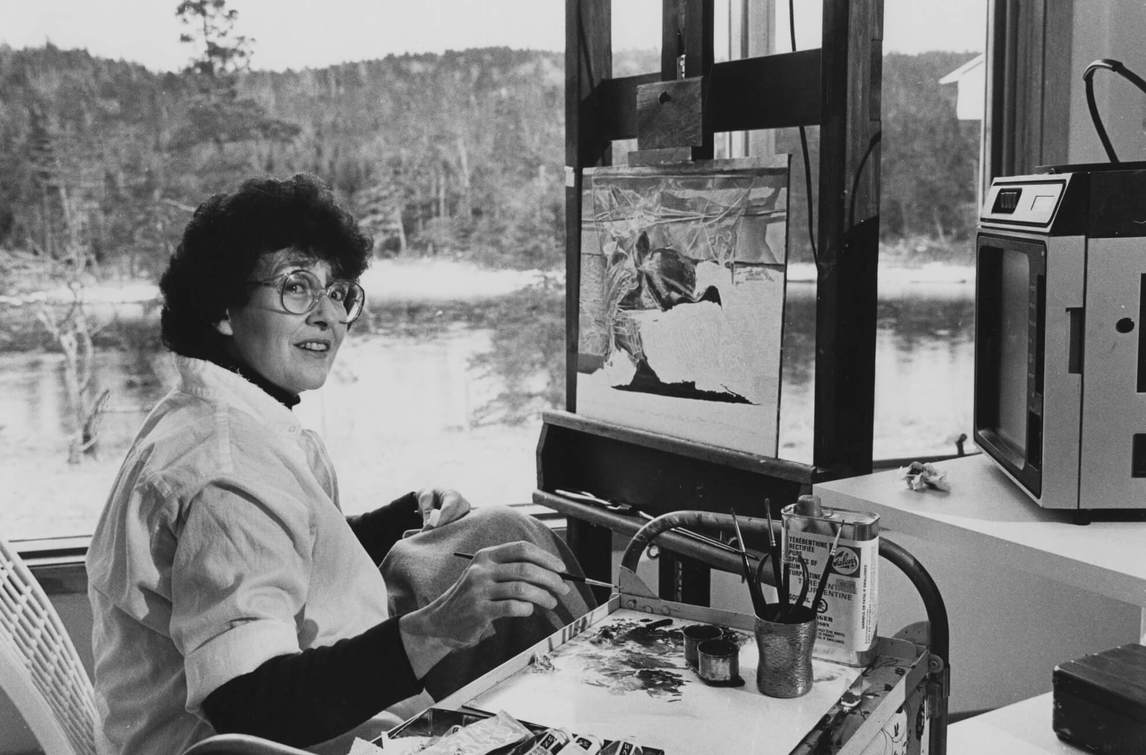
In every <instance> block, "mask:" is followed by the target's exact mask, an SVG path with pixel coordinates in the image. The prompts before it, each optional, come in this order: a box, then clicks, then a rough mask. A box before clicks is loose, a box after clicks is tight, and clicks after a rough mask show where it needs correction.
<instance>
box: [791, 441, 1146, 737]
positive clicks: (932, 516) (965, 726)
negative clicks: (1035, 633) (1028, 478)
mask: <svg viewBox="0 0 1146 755" xmlns="http://www.w3.org/2000/svg"><path fill="white" fill-rule="evenodd" d="M935 466H936V467H937V468H938V469H939V470H941V471H944V472H946V473H947V480H948V482H949V483H950V485H951V490H950V491H949V492H942V491H938V490H930V489H929V490H926V491H914V490H911V489H909V488H908V487H907V485H906V483H905V482H904V480H903V479H902V473H901V472H900V471H899V470H887V471H881V472H876V473H873V474H870V475H863V476H859V477H852V478H847V479H840V480H833V481H830V482H823V483H817V484H815V485H814V486H813V492H814V493H815V494H816V495H818V496H820V498H821V501H822V503H823V504H824V505H825V506H837V507H841V508H848V509H856V510H861V511H871V512H873V513H876V514H879V516H880V527H881V530H882V531H883V532H885V533H887V534H889V535H891V536H893V537H894V535H895V534H896V533H901V534H904V535H909V536H911V537H914V538H918V539H920V540H922V541H924V542H929V543H936V544H941V545H943V546H945V547H949V548H953V549H955V550H956V551H958V552H960V553H964V554H968V555H969V556H970V557H971V558H973V559H974V560H976V561H978V562H979V563H980V564H981V566H982V570H983V573H984V574H991V575H997V574H1000V573H1004V574H1005V573H1006V571H1007V569H1011V568H1014V569H1020V570H1022V571H1025V572H1029V573H1030V574H1034V575H1037V576H1040V577H1045V578H1047V579H1051V580H1055V581H1058V582H1061V583H1063V584H1068V585H1071V586H1073V587H1076V588H1079V589H1081V590H1085V591H1088V592H1092V593H1095V594H1098V595H1102V596H1104V597H1107V598H1112V599H1114V600H1118V601H1122V602H1125V603H1129V604H1131V605H1135V606H1139V607H1140V608H1141V607H1143V606H1146V559H1144V558H1143V557H1142V553H1143V548H1144V546H1146V515H1143V514H1142V513H1140V512H1134V511H1122V512H1094V513H1093V514H1092V516H1091V523H1090V524H1078V523H1076V521H1077V519H1076V517H1075V515H1074V513H1073V512H1069V511H1051V510H1046V509H1043V508H1041V507H1039V506H1038V505H1037V504H1036V503H1035V502H1034V501H1032V500H1031V499H1030V498H1028V497H1027V496H1026V495H1025V494H1024V493H1023V492H1022V491H1021V490H1020V489H1019V488H1018V487H1017V486H1016V484H1015V483H1014V482H1012V481H1011V479H1010V478H1008V477H1007V476H1006V475H1005V474H1004V473H1003V472H1002V471H1001V470H1000V469H998V468H997V467H996V466H995V464H994V463H993V462H992V461H991V459H989V458H988V457H986V456H985V455H983V454H976V455H972V456H967V457H964V458H959V459H953V460H949V461H944V462H941V463H937V464H936V465H935ZM1142 616H1143V618H1142V620H1141V622H1140V626H1139V641H1143V640H1144V639H1146V610H1143V611H1142ZM1050 671H1051V669H1049V668H1048V669H1046V672H1047V684H1048V687H1049V684H1050ZM1051 706H1052V697H1051V693H1050V692H1046V693H1045V694H1040V695H1037V696H1035V697H1031V698H1029V699H1026V700H1022V701H1020V702H1017V703H1014V704H1012V705H1007V706H1004V707H1001V708H999V709H997V710H994V711H992V712H990V713H986V714H983V715H979V716H975V717H972V718H969V719H966V720H964V721H961V722H959V723H956V724H952V725H951V726H949V742H948V743H949V751H950V752H951V753H959V752H987V751H1006V752H1012V753H1016V754H1017V755H1024V754H1026V753H1052V754H1058V753H1074V752H1081V750H1078V749H1076V748H1073V747H1071V746H1070V745H1067V744H1065V743H1063V742H1060V741H1059V740H1058V738H1057V737H1056V736H1055V734H1054V731H1053V729H1052V726H1051ZM984 748H986V749H984Z"/></svg>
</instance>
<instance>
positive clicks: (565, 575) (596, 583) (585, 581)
mask: <svg viewBox="0 0 1146 755" xmlns="http://www.w3.org/2000/svg"><path fill="white" fill-rule="evenodd" d="M454 555H455V556H457V557H458V558H465V559H470V560H473V557H474V554H472V553H458V552H456V551H455V552H454ZM557 576H558V577H561V578H562V579H567V580H569V581H570V582H577V583H579V584H582V585H589V586H591V587H608V588H609V589H610V590H613V589H616V585H614V584H613V583H611V582H602V581H601V580H599V579H590V578H589V577H578V576H577V575H576V574H570V573H569V572H564V571H559V572H557Z"/></svg>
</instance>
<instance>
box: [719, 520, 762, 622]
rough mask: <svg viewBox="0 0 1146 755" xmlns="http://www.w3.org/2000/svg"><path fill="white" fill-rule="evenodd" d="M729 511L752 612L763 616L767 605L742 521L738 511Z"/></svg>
mask: <svg viewBox="0 0 1146 755" xmlns="http://www.w3.org/2000/svg"><path fill="white" fill-rule="evenodd" d="M728 511H729V513H731V514H732V526H733V527H735V528H736V544H737V545H738V546H740V560H741V562H742V563H743V566H744V580H745V581H746V582H748V595H749V597H751V598H752V610H753V611H755V612H756V615H757V616H763V615H764V608H765V606H766V605H767V603H765V602H764V593H763V592H762V591H761V590H760V583H759V582H757V581H756V580H755V579H754V578H753V576H752V565H751V564H749V563H748V550H747V549H746V547H745V545H744V534H743V533H742V532H741V531H740V520H738V519H737V518H736V511H735V510H734V509H733V508H732V507H729V509H728Z"/></svg>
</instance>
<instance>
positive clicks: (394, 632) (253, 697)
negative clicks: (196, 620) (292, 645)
mask: <svg viewBox="0 0 1146 755" xmlns="http://www.w3.org/2000/svg"><path fill="white" fill-rule="evenodd" d="M421 689H422V685H421V683H420V682H419V681H418V679H417V678H416V677H415V676H414V671H413V669H412V668H411V667H410V661H409V659H408V658H407V656H406V649H405V646H404V645H403V644H402V638H401V636H400V635H399V633H398V617H392V618H389V619H387V620H386V621H383V622H382V623H381V624H378V625H376V626H374V627H372V628H371V629H368V630H366V631H365V632H363V633H362V634H360V635H357V636H356V637H350V638H348V639H344V640H339V641H338V642H336V643H334V644H333V645H330V646H327V647H315V648H308V649H307V650H303V651H301V652H299V653H292V654H290V655H280V656H277V657H275V658H271V659H270V660H268V661H266V662H264V663H263V664H262V665H261V666H259V667H258V668H257V669H255V670H254V671H252V672H250V673H248V674H243V675H242V676H238V677H235V678H234V679H232V680H230V681H229V682H227V683H226V684H223V685H222V686H221V687H219V688H218V689H216V690H215V691H214V692H212V693H211V694H209V695H208V696H207V698H206V699H205V700H204V701H203V713H204V714H205V715H206V717H207V720H208V721H210V723H211V726H213V727H214V728H215V731H217V732H219V733H224V732H236V733H240V734H252V735H255V736H259V737H263V738H265V739H271V740H274V741H276V742H282V743H283V744H288V745H293V746H295V747H307V746H310V745H313V744H317V743H318V742H323V741H325V740H327V739H330V738H331V737H336V736H338V735H340V734H344V733H346V732H348V731H350V730H351V729H353V728H354V727H356V726H358V725H359V724H361V723H363V722H365V721H367V720H368V719H370V718H371V717H372V716H374V715H376V714H378V713H379V712H381V711H382V710H384V709H385V708H387V707H389V706H390V705H393V704H394V703H396V702H398V701H400V700H404V699H406V698H407V697H409V696H411V695H414V694H417V693H418V692H419V691H421Z"/></svg>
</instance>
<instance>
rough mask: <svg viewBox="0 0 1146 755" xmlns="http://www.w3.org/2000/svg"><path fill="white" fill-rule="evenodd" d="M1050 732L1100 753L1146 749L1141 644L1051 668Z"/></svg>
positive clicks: (1145, 656)
mask: <svg viewBox="0 0 1146 755" xmlns="http://www.w3.org/2000/svg"><path fill="white" fill-rule="evenodd" d="M1053 681H1054V732H1055V734H1057V735H1058V738H1059V739H1061V740H1063V741H1064V742H1069V743H1070V744H1072V745H1074V746H1075V747H1081V748H1082V749H1084V750H1086V751H1088V752H1098V753H1104V754H1105V755H1122V754H1123V753H1126V754H1127V755H1129V754H1130V753H1134V754H1135V755H1141V753H1146V647H1143V646H1142V645H1139V644H1138V643H1131V644H1129V645H1123V646H1122V647H1117V648H1114V649H1113V650H1104V651H1103V652H1101V653H1095V654H1093V655H1086V656H1083V657H1082V658H1077V659H1075V660H1073V661H1067V662H1066V663H1063V664H1060V665H1059V666H1057V667H1056V668H1055V670H1054V677H1053Z"/></svg>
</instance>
